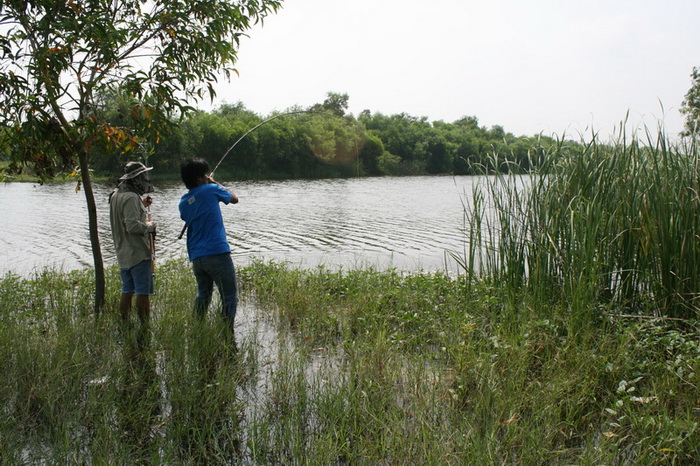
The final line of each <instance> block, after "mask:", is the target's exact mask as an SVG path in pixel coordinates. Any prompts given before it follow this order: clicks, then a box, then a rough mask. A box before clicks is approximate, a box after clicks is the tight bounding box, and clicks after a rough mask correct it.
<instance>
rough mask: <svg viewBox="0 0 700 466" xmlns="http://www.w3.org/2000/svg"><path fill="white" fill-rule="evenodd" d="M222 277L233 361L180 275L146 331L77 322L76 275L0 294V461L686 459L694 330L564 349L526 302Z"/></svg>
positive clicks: (458, 287)
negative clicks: (234, 284)
mask: <svg viewBox="0 0 700 466" xmlns="http://www.w3.org/2000/svg"><path fill="white" fill-rule="evenodd" d="M239 275H240V282H241V287H242V291H243V297H244V299H245V300H246V303H244V304H243V306H242V310H241V315H239V317H238V320H239V324H238V326H237V329H236V331H237V335H236V337H237V338H236V339H237V351H236V348H235V347H234V346H233V341H232V339H231V338H230V335H229V334H228V333H227V332H226V328H225V326H224V325H222V322H221V319H219V318H218V316H215V315H214V312H213V311H212V312H211V314H212V315H211V316H210V318H209V319H208V320H205V321H203V322H200V321H198V320H196V319H195V318H194V317H193V316H192V313H191V312H190V304H191V298H192V296H191V294H192V291H193V288H194V284H193V283H192V279H191V277H190V271H189V267H188V265H187V264H185V263H182V262H179V261H176V262H171V263H168V264H163V265H161V266H160V267H159V275H158V293H157V294H156V295H155V296H154V300H153V307H154V312H153V318H152V321H151V324H150V327H149V328H148V329H142V328H140V327H139V326H138V324H137V325H134V327H133V328H131V329H129V328H124V327H123V326H122V325H121V324H120V322H119V319H118V318H117V317H116V314H117V313H116V312H114V311H111V312H108V313H105V314H104V315H102V316H100V317H98V318H95V317H94V316H93V315H92V313H91V309H92V305H91V303H90V302H88V301H89V300H86V299H85V296H89V294H90V293H91V291H92V282H91V278H90V277H91V275H90V273H89V272H84V273H83V272H71V273H69V274H61V273H56V274H53V273H50V272H45V273H42V274H41V275H39V276H36V277H34V278H30V279H23V278H19V277H16V276H13V275H8V276H6V277H4V278H3V279H2V280H0V298H1V299H0V303H1V305H0V306H1V307H0V320H1V321H2V322H0V360H1V361H3V363H2V364H3V377H2V379H1V380H0V402H1V404H2V407H3V408H2V409H3V415H2V416H1V417H0V418H1V419H2V421H0V452H1V453H0V455H1V457H0V460H1V461H2V462H3V463H27V462H29V463H32V462H50V463H120V464H125V463H188V464H189V463H202V462H206V463H213V464H227V463H229V464H230V463H303V464H345V463H352V464H355V463H373V464H376V463H399V462H401V463H403V462H404V461H405V460H406V459H407V458H410V460H411V462H413V463H419V464H436V463H437V464H450V463H454V464H464V463H506V462H508V463H521V464H532V463H581V462H583V463H623V464H624V463H648V462H658V463H674V462H687V461H692V460H693V459H694V458H697V457H698V455H699V454H700V431H699V429H698V422H699V421H700V397H699V395H698V393H699V391H698V386H697V385H698V376H697V373H698V370H700V367H699V366H700V343H699V342H700V329H698V328H697V326H694V325H692V324H690V323H685V324H684V325H683V326H682V327H681V326H679V325H678V324H677V322H668V321H662V320H634V319H619V318H613V317H609V318H605V319H602V320H601V321H600V322H599V325H597V326H596V327H589V328H581V329H579V332H578V333H577V334H572V333H570V330H571V325H570V324H569V323H568V322H567V320H566V318H565V315H566V312H565V309H554V308H550V309H545V306H542V305H539V304H536V303H534V302H532V300H531V299H528V297H527V296H523V297H522V300H521V301H519V302H518V304H517V305H516V304H514V302H513V300H512V298H511V297H509V296H508V295H507V293H502V292H501V289H500V288H496V287H493V286H490V285H488V284H486V283H483V282H476V281H472V282H470V283H467V282H466V280H464V279H463V278H451V277H448V276H446V275H444V274H439V273H437V274H432V273H431V274H427V273H425V274H424V273H415V274H408V275H406V274H401V273H399V272H398V271H392V270H389V271H377V270H371V269H368V270H350V271H331V270H328V269H325V268H323V267H320V268H317V269H314V270H305V271H301V270H297V269H291V268H289V267H287V266H285V265H284V264H280V263H275V262H271V263H263V262H259V263H254V264H253V265H251V266H249V267H246V268H242V269H241V270H240V271H239ZM109 277H110V278H109V283H111V284H113V285H114V284H116V283H118V274H117V273H116V271H115V270H110V271H109ZM110 289H111V292H110V296H111V299H110V302H112V303H113V304H114V305H115V306H116V304H117V302H118V293H119V291H118V288H117V287H116V286H111V287H110ZM47 296H48V297H51V298H50V299H49V298H46V297H47ZM39 297H42V298H39ZM253 302H254V303H255V304H254V305H253V304H252V303H253ZM142 330H143V331H142Z"/></svg>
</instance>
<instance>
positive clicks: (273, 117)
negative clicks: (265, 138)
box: [177, 110, 319, 239]
mask: <svg viewBox="0 0 700 466" xmlns="http://www.w3.org/2000/svg"><path fill="white" fill-rule="evenodd" d="M297 113H319V112H318V111H315V110H296V111H294V112H285V113H279V114H277V115H275V116H272V117H270V118H268V119H266V120H263V121H261V122H260V123H258V124H257V125H255V126H253V127H252V128H250V129H249V130H248V131H246V132H245V133H243V136H241V137H240V138H238V139H237V140H236V142H234V143H233V145H231V147H229V148H228V150H227V151H226V152H225V153H224V155H223V156H222V157H221V159H220V160H219V163H217V164H216V165H215V166H214V169H213V170H212V171H211V173H210V174H209V177H210V178H212V179H214V173H215V172H216V169H217V168H219V165H221V162H223V161H224V159H225V158H226V156H227V155H228V154H229V153H231V151H232V150H233V148H234V147H236V145H237V144H238V143H239V142H241V141H242V140H243V138H245V137H246V136H248V135H249V134H250V133H252V132H253V131H255V130H256V129H258V128H260V127H261V126H262V125H264V124H265V123H269V122H271V121H272V120H275V119H277V118H279V117H282V116H286V115H294V114H297ZM185 231H187V224H186V223H185V224H184V225H183V226H182V231H181V232H180V235H179V236H178V237H177V239H182V237H183V236H185Z"/></svg>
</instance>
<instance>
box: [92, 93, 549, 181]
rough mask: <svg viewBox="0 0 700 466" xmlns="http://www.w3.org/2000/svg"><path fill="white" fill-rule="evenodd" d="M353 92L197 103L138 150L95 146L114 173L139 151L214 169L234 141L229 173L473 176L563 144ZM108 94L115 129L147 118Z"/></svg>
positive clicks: (170, 171)
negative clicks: (359, 99) (390, 109)
mask: <svg viewBox="0 0 700 466" xmlns="http://www.w3.org/2000/svg"><path fill="white" fill-rule="evenodd" d="M348 100H349V97H348V95H347V94H338V93H332V92H330V93H328V94H327V97H326V99H325V100H324V101H323V102H322V103H319V104H316V105H313V106H311V107H309V108H301V107H294V108H290V109H288V110H286V111H283V112H280V113H273V114H271V115H267V116H265V115H259V114H256V113H255V112H253V111H251V110H248V109H247V108H246V107H245V105H244V104H243V103H241V102H239V103H236V104H224V105H221V106H220V107H218V108H216V109H215V110H213V111H209V112H206V111H196V112H193V113H191V114H189V116H188V117H187V118H185V119H182V120H181V121H177V120H176V119H173V122H172V126H171V130H170V131H168V132H167V134H163V135H161V136H159V137H158V138H157V139H156V140H150V141H148V140H141V141H139V142H138V143H137V145H138V147H136V148H135V149H134V148H133V147H130V148H129V150H128V151H125V150H124V147H121V148H119V149H117V150H111V151H105V150H101V149H100V148H99V147H96V148H95V149H94V150H92V151H91V161H92V168H93V169H94V170H95V172H96V173H97V174H100V175H103V176H110V175H111V176H113V175H115V174H118V173H119V172H120V170H121V166H122V165H123V163H124V162H125V161H126V160H128V159H134V158H135V157H137V158H142V159H144V160H145V161H146V162H147V163H148V164H149V165H152V166H155V167H157V168H158V172H157V173H158V176H161V177H167V178H173V177H177V176H178V173H179V164H180V161H181V160H183V159H186V158H190V157H205V158H206V159H207V160H208V161H209V163H210V165H212V168H213V167H214V165H215V164H216V163H218V162H219V161H220V160H221V159H222V157H223V156H224V154H226V153H227V151H229V150H230V149H231V147H232V146H233V145H234V144H235V147H234V148H233V150H230V152H228V155H226V157H225V158H224V159H223V161H222V163H221V165H220V167H219V168H218V169H217V173H216V174H217V176H218V177H220V178H226V179H288V178H325V177H352V176H384V175H391V176H405V175H426V174H455V175H469V174H478V173H484V172H489V171H494V170H499V171H522V172H526V171H528V170H529V169H530V168H531V164H533V163H537V160H540V159H541V158H542V156H543V155H544V153H545V152H546V151H548V150H550V149H552V148H553V147H554V146H555V145H557V144H559V141H556V140H554V139H553V138H551V137H547V136H542V135H539V136H532V137H528V136H514V135H513V134H511V133H508V132H506V131H505V130H504V129H503V127H501V126H493V127H491V128H486V127H483V126H480V125H479V121H478V119H477V118H476V117H474V116H469V117H464V118H461V119H459V120H457V121H454V122H452V123H445V122H443V121H433V122H430V121H428V119H427V118H426V117H415V116H411V115H408V114H406V113H400V114H395V115H385V114H382V113H372V112H370V111H369V110H364V111H362V112H361V113H360V114H359V115H357V116H354V115H352V114H349V113H348V112H347V107H348ZM100 101H101V104H100V105H101V109H102V111H101V118H103V119H104V121H105V122H107V123H108V124H109V126H110V127H112V128H120V127H122V128H129V127H132V126H133V125H134V124H135V122H134V120H135V119H136V120H137V119H139V118H142V115H140V113H139V110H140V108H139V107H138V103H137V102H131V101H128V100H125V99H124V98H123V97H121V96H118V95H111V96H102V98H101V99H100ZM266 120H269V121H267V122H266ZM256 127H257V128H256ZM252 129H254V131H251V130H252ZM244 136H245V137H244ZM126 144H131V145H133V144H134V141H133V140H127V142H126Z"/></svg>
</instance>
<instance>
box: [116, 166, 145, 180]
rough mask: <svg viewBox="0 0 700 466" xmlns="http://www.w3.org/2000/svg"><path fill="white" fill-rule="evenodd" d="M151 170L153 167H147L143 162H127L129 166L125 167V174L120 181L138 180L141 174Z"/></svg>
mask: <svg viewBox="0 0 700 466" xmlns="http://www.w3.org/2000/svg"><path fill="white" fill-rule="evenodd" d="M151 170H153V167H147V166H145V165H144V164H142V163H141V162H127V164H126V165H124V174H123V175H122V176H121V178H119V181H124V180H130V179H132V178H136V177H137V176H139V175H140V174H142V173H146V172H147V171H151Z"/></svg>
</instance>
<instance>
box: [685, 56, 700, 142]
mask: <svg viewBox="0 0 700 466" xmlns="http://www.w3.org/2000/svg"><path fill="white" fill-rule="evenodd" d="M690 77H691V78H692V80H693V82H692V84H691V86H690V89H689V90H688V92H687V93H686V94H685V100H683V105H682V106H681V113H683V114H684V115H685V132H684V134H685V135H690V134H697V133H698V130H699V129H700V68H698V67H697V66H694V67H693V72H692V73H691V74H690Z"/></svg>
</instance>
